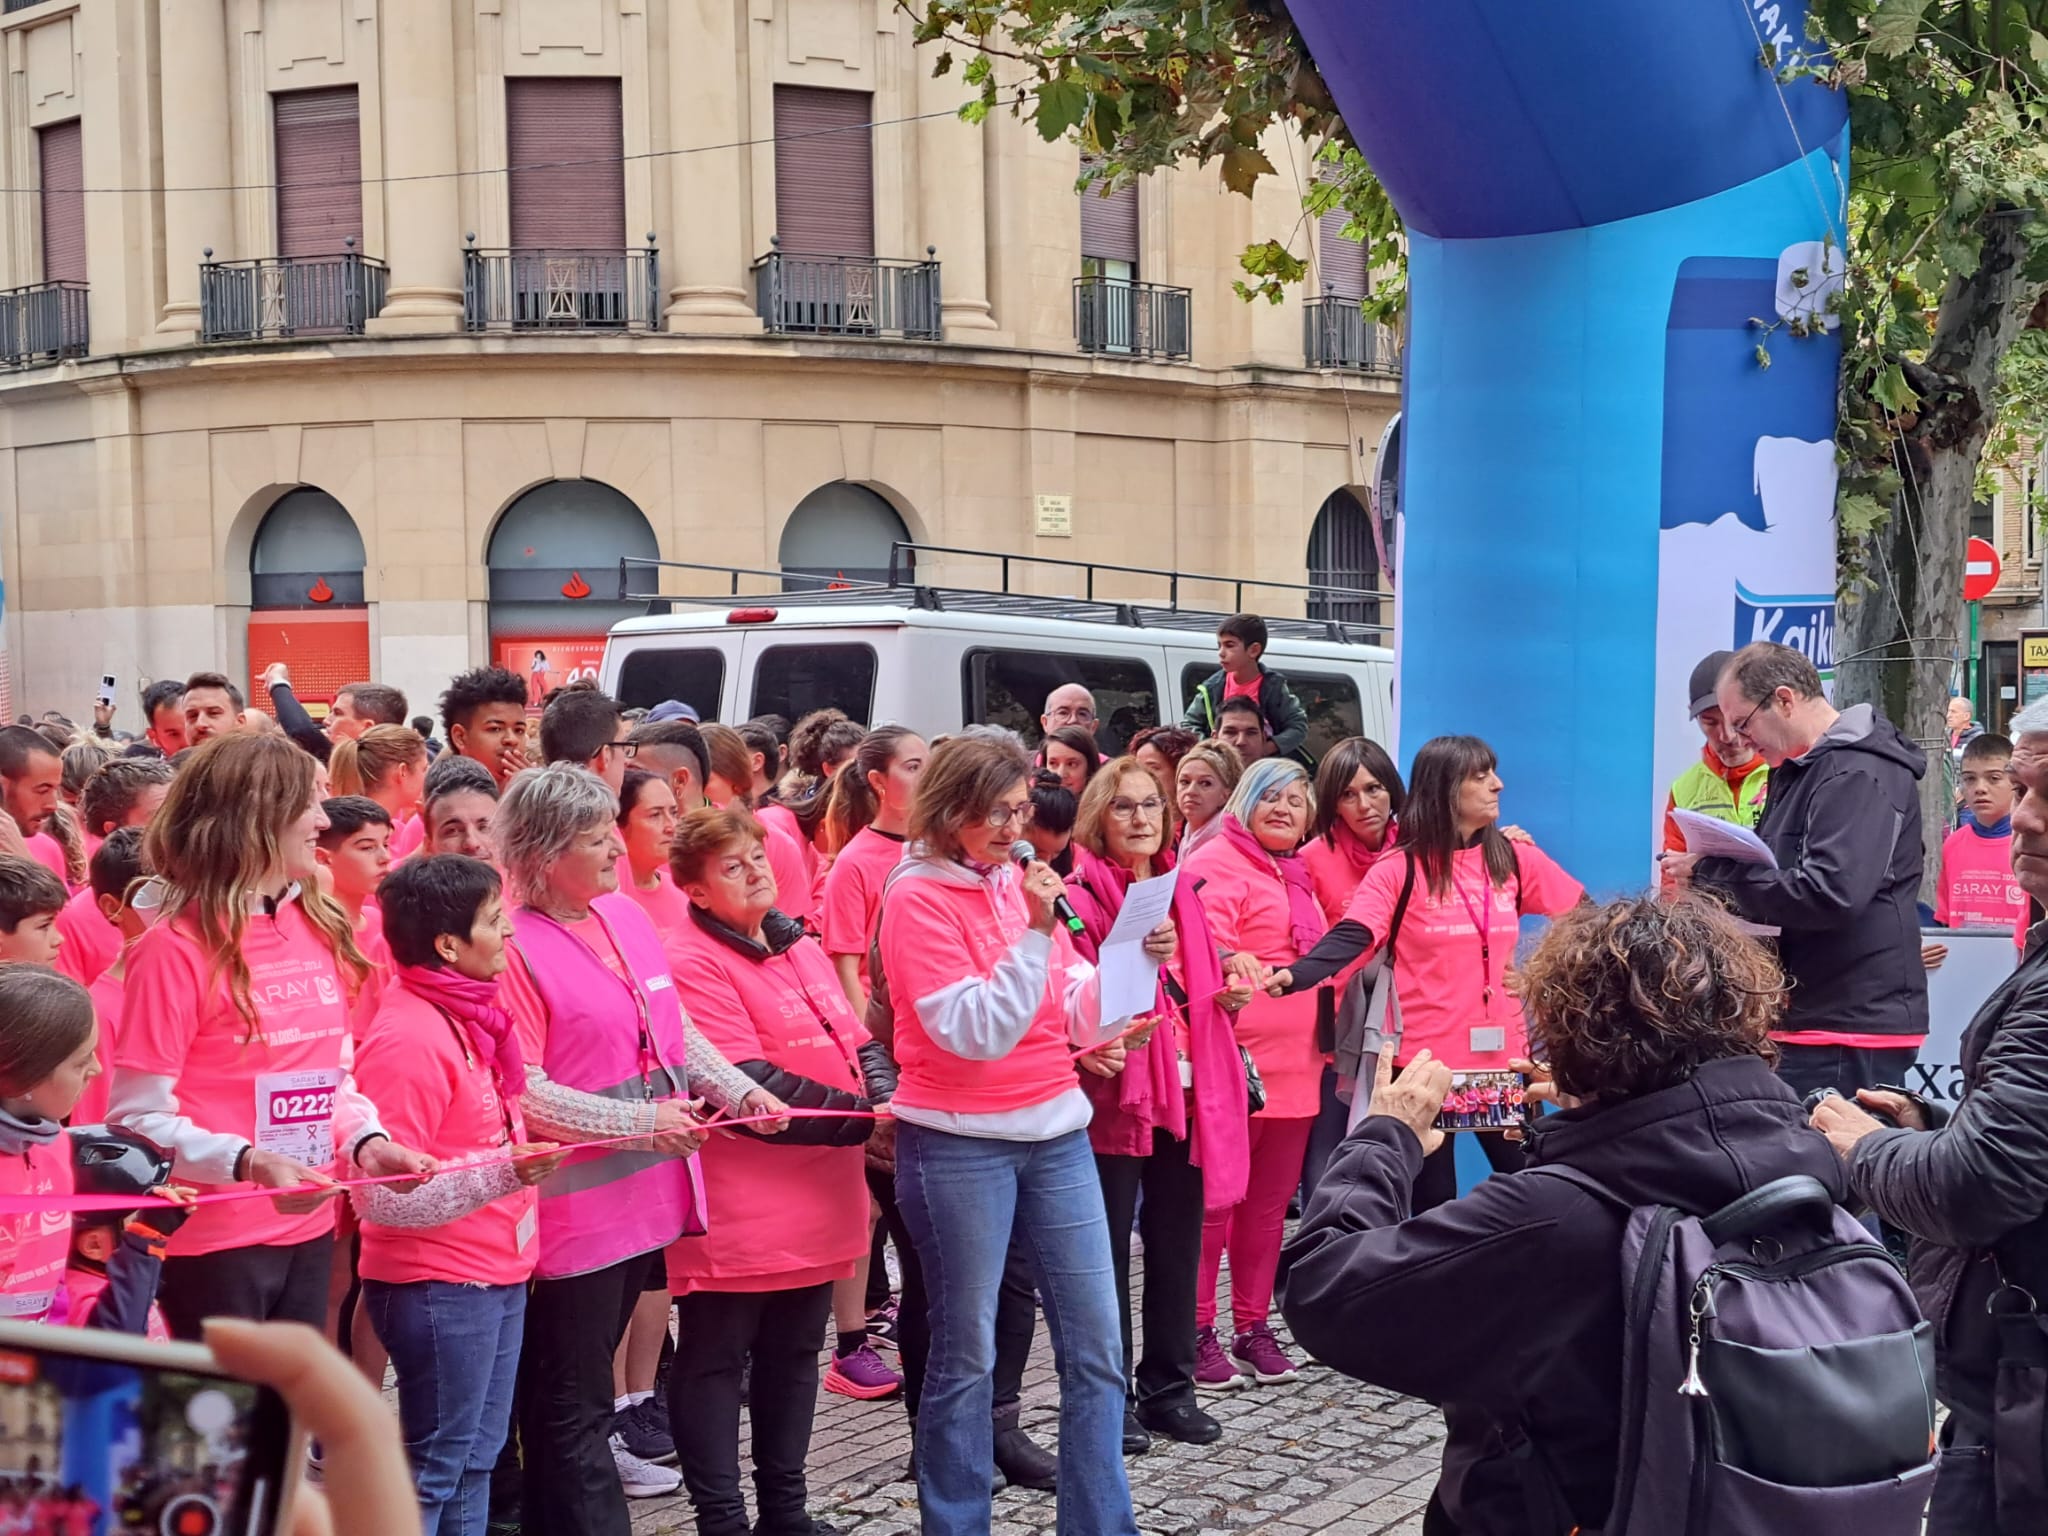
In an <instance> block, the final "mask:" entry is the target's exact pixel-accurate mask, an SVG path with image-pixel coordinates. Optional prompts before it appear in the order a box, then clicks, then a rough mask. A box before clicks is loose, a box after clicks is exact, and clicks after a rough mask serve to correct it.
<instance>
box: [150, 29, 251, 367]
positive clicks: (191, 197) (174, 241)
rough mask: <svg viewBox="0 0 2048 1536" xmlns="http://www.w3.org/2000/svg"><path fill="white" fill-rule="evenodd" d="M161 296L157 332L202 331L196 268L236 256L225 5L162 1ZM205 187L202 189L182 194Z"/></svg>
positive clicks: (159, 33) (160, 32)
mask: <svg viewBox="0 0 2048 1536" xmlns="http://www.w3.org/2000/svg"><path fill="white" fill-rule="evenodd" d="M158 35H159V37H160V38H161V39H162V43H161V57H162V61H163V63H162V71H163V114H164V116H163V123H164V140H163V142H164V189H165V190H164V291H165V295H166V299H167V302H166V303H165V305H164V312H163V318H162V319H161V320H160V321H159V322H158V323H157V330H158V331H160V332H166V333H172V334H176V333H179V332H194V331H197V330H198V329H199V263H200V261H201V260H202V259H203V258H202V257H201V254H200V253H201V252H202V251H203V250H205V249H206V248H207V247H208V246H211V247H212V248H213V250H214V254H215V255H216V256H218V257H221V258H226V257H229V256H232V255H233V254H234V249H233V242H234V235H235V223H234V209H233V207H232V205H231V203H230V201H229V197H230V194H229V193H228V192H227V191H226V190H224V189H225V188H226V187H227V186H228V184H229V183H230V182H232V181H233V180H234V175H233V170H232V165H231V162H230V159H229V156H228V29H227V11H226V0H175V3H171V0H162V3H160V4H159V6H158ZM192 187H204V188H208V189H210V190H207V191H181V190H179V189H180V188H192Z"/></svg>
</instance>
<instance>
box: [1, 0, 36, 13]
mask: <svg viewBox="0 0 2048 1536" xmlns="http://www.w3.org/2000/svg"><path fill="white" fill-rule="evenodd" d="M42 3H43V0H7V3H6V4H5V5H4V6H0V12H4V13H5V14H6V15H9V16H12V15H13V14H14V13H15V12H16V11H25V10H27V9H28V8H29V7H30V6H32V5H41V4H42Z"/></svg>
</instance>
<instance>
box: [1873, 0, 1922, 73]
mask: <svg viewBox="0 0 2048 1536" xmlns="http://www.w3.org/2000/svg"><path fill="white" fill-rule="evenodd" d="M1926 9H1927V0H1878V5H1877V9H1876V10H1874V11H1872V12H1871V13H1870V51H1871V52H1872V53H1874V54H1877V55H1878V56H1879V57H1880V58H1887V59H1896V58H1898V57H1900V56H1901V55H1902V54H1904V53H1906V52H1907V51H1909V50H1910V49H1911V48H1912V46H1913V44H1914V42H1915V41H1916V40H1917V39H1918V38H1919V36H1920V17H1921V15H1922V14H1923V13H1924V12H1925V11H1926Z"/></svg>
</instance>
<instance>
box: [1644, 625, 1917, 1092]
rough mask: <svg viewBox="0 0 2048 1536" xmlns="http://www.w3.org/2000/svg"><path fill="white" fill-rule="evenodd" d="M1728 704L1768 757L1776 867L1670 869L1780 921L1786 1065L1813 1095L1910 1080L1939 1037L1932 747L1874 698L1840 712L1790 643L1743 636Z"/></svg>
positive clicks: (1780, 1037)
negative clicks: (1924, 809)
mask: <svg viewBox="0 0 2048 1536" xmlns="http://www.w3.org/2000/svg"><path fill="white" fill-rule="evenodd" d="M1716 691H1717V693H1718V696H1719V698H1720V703H1721V714H1722V717H1723V718H1724V719H1726V720H1727V721H1728V722H1729V724H1730V725H1731V726H1732V727H1733V728H1734V729H1735V731H1736V732H1737V733H1738V734H1739V735H1741V736H1743V737H1745V738H1746V739H1747V740H1748V741H1749V742H1750V743H1751V744H1752V745H1754V746H1755V747H1756V749H1757V750H1758V751H1759V752H1761V753H1762V754H1763V757H1764V761H1765V762H1766V763H1768V764H1769V765H1770V770H1771V781H1770V793H1769V796H1768V798H1767V800H1766V802H1765V805H1764V814H1763V820H1762V821H1761V822H1759V823H1758V824H1757V829H1756V831H1757V835H1758V836H1759V837H1761V838H1762V839H1763V840H1764V843H1765V844H1766V845H1767V846H1768V847H1769V848H1770V850H1771V853H1772V855H1773V856H1774V857H1775V858H1776V860H1777V867H1776V868H1771V867H1768V866H1766V865H1762V864H1745V863H1739V862H1737V861H1736V860H1734V859H1728V858H1698V857H1697V856H1695V855H1693V854H1691V853H1685V854H1679V855H1675V856H1673V855H1667V856H1666V858H1665V860H1664V869H1665V872H1666V873H1667V874H1669V875H1671V876H1672V877H1673V878H1674V879H1676V880H1678V881H1681V882H1683V881H1687V880H1690V881H1691V882H1692V883H1694V884H1696V885H1698V886H1699V887H1701V888H1702V889H1705V890H1711V891H1715V892H1718V893H1720V894H1721V895H1722V896H1723V897H1725V899H1726V900H1727V902H1728V904H1729V905H1730V906H1731V907H1733V908H1734V910H1735V912H1736V913H1737V914H1738V915H1739V916H1741V917H1744V918H1747V919H1748V920H1749V921H1750V922H1752V923H1759V924H1766V925H1768V926H1770V927H1773V928H1777V929H1779V930H1781V931H1780V934H1779V937H1778V957H1779V960H1780V962H1781V963H1782V964H1783V965H1784V967H1785V975H1786V979H1787V980H1788V981H1789V982H1790V983H1791V987H1792V997H1791V1003H1790V1006H1789V1007H1788V1008H1787V1009H1786V1012H1785V1018H1784V1020H1783V1022H1782V1023H1781V1024H1780V1025H1779V1027H1778V1029H1777V1030H1776V1031H1775V1032H1774V1033H1773V1036H1772V1038H1773V1039H1775V1040H1776V1041H1777V1042H1778V1045H1779V1048H1780V1052H1781V1060H1780V1062H1779V1066H1778V1075H1779V1076H1781V1077H1783V1078H1784V1079H1785V1081H1786V1082H1787V1083H1789V1084H1791V1085H1792V1087H1793V1089H1794V1090H1795V1091H1796V1092H1798V1093H1800V1094H1806V1093H1809V1092H1811V1091H1812V1090H1814V1089H1815V1088H1833V1089H1835V1090H1836V1091H1837V1092H1839V1093H1846V1094H1853V1093H1855V1092H1856V1090H1857V1089H1859V1088H1870V1087H1875V1086H1876V1085H1877V1084H1879V1083H1896V1082H1901V1081H1903V1080H1904V1079H1905V1076H1906V1069H1907V1068H1908V1067H1910V1066H1911V1065H1912V1064H1913V1058H1914V1057H1915V1056H1917V1055H1918V1054H1919V1051H1920V1046H1921V1043H1922V1042H1923V1041H1924V1040H1925V1039H1926V1036H1927V971H1926V967H1925V966H1924V965H1922V963H1921V960H1920V914H1919V907H1918V898H1919V890H1920V870H1921V863H1922V859H1923V857H1924V854H1923V850H1922V848H1921V844H1920V793H1919V787H1918V786H1919V781H1920V779H1921V777H1922V775H1924V774H1925V773H1926V772H1927V754H1926V753H1924V752H1922V751H1921V750H1920V749H1919V748H1918V747H1916V746H1914V745H1913V743H1912V742H1910V741H1908V740H1906V738H1905V737H1904V736H1901V735H1900V734H1899V732H1898V730H1897V729H1896V728H1895V727H1894V726H1893V725H1892V724H1891V722H1890V721H1888V720H1885V719H1884V718H1883V717H1881V716H1880V715H1878V714H1877V712H1876V711H1875V710H1873V709H1872V708H1871V707H1870V706H1869V705H1867V704H1859V705H1857V706H1855V707H1854V708H1853V709H1848V710H1842V711H1837V710H1836V709H1835V707H1834V706H1833V705H1832V704H1830V703H1829V702H1828V700H1827V696H1826V695H1825V694H1824V693H1823V692H1822V691H1821V682H1820V674H1819V673H1818V672H1816V671H1815V670H1814V667H1813V663H1812V662H1810V661H1808V660H1807V659H1806V657H1805V656H1804V655H1803V654H1801V653H1800V652H1798V651H1795V650H1793V649H1791V648H1790V647H1789V646H1783V645H1772V644H1769V643H1768V642H1759V643H1758V644H1755V645H1750V646H1745V647H1744V648H1743V649H1742V650H1740V651H1737V652H1736V653H1735V656H1734V658H1733V659H1732V660H1731V661H1730V662H1729V663H1728V665H1727V666H1726V667H1725V668H1724V669H1723V670H1722V673H1721V680H1720V684H1719V687H1718V689H1717V690H1716Z"/></svg>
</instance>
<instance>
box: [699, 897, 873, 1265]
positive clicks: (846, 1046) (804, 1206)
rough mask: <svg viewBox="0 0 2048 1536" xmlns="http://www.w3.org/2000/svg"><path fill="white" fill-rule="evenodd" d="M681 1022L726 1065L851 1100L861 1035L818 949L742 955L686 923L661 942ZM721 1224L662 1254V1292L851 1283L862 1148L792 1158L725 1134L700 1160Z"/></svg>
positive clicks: (863, 1247)
mask: <svg viewBox="0 0 2048 1536" xmlns="http://www.w3.org/2000/svg"><path fill="white" fill-rule="evenodd" d="M664 937H665V938H666V941H667V946H668V956H669V963H670V965H671V966H672V967H673V969H674V972H675V977H676V987H677V989H678V991H680V992H681V994H682V999H683V1002H684V1004H685V1006H686V1007H687V1008H688V1009H689V1013H690V1020H691V1022H692V1023H694V1024H695V1025H696V1026H697V1028H698V1030H699V1031H700V1032H702V1034H703V1036H704V1038H705V1039H706V1040H709V1041H710V1042H711V1043H712V1044H713V1045H715V1046H717V1047H718V1049H719V1050H721V1051H722V1052H724V1053H725V1057H726V1059H727V1060H728V1061H766V1062H769V1063H772V1064H773V1065H775V1066H778V1067H781V1068H782V1069H783V1070H784V1071H787V1072H794V1073H796V1074H797V1075H798V1076H800V1077H806V1078H809V1079H810V1080H811V1081H812V1082H817V1083H823V1084H825V1085H826V1086H827V1087H831V1088H840V1089H844V1090H845V1091H846V1092H848V1093H859V1092H861V1091H862V1089H861V1077H860V1065H859V1060H858V1057H857V1054H856V1053H857V1052H858V1051H859V1050H860V1047H861V1045H862V1044H863V1043H864V1042H865V1041H866V1040H867V1038H868V1033H867V1031H866V1030H865V1029H863V1028H862V1027H861V1024H860V1021H859V1020H858V1019H856V1018H855V1017H854V1016H853V1009H852V1008H851V1007H850V1006H849V1005H848V1003H847V1001H846V992H845V990H844V989H843V988H842V987H841V986H840V985H839V975H838V973H837V972H836V971H834V970H833V968H832V962H831V961H830V960H828V959H826V958H825V951H824V950H823V949H821V948H820V947H819V945H818V941H817V940H816V939H809V938H806V939H799V940H798V941H797V942H796V943H795V944H794V945H792V946H791V947H790V948H789V949H787V950H785V951H784V952H783V953H781V954H779V955H766V956H760V955H748V954H743V953H741V952H740V951H739V950H737V949H735V948H733V947H732V946H731V945H730V944H727V943H725V942H723V941H722V940H720V939H719V938H717V937H716V936H715V935H713V934H710V933H707V932H706V931H705V930H704V929H703V928H701V927H700V926H698V924H697V923H695V922H694V921H689V920H685V921H684V922H683V923H681V924H680V925H678V927H677V928H676V929H675V931H673V932H671V933H669V934H667V935H665V936H664ZM699 1155H700V1156H701V1157H702V1158H703V1161H704V1181H705V1184H706V1186H707V1187H708V1189H709V1191H710V1195H711V1199H712V1202H713V1203H714V1204H715V1205H716V1206H717V1207H718V1211H719V1218H718V1224H717V1225H716V1226H715V1227H714V1228H712V1230H711V1231H710V1232H709V1233H708V1234H707V1235H706V1236H705V1238H704V1239H703V1241H701V1242H689V1243H678V1244H676V1245H675V1246H674V1247H673V1248H671V1249H670V1250H669V1256H668V1273H669V1288H670V1289H671V1290H673V1291H676V1292H678V1293H681V1292H684V1291H692V1290H711V1291H751V1290H769V1289H773V1290H791V1289H795V1288H796V1287H798V1286H803V1285H815V1284H817V1283H818V1282H819V1281H821V1280H831V1279H835V1278H837V1277H839V1276H842V1275H850V1274H852V1273H853V1263H854V1260H855V1259H857V1258H859V1257H860V1255H861V1254H863V1253H865V1252H866V1251H867V1246H868V1197H867V1184H866V1179H865V1175H864V1174H863V1172H862V1170H863V1168H864V1167H865V1158H864V1157H863V1155H862V1151H861V1149H860V1148H859V1147H799V1146H790V1145H785V1144H782V1143H780V1142H779V1141H776V1140H770V1141H759V1140H756V1139H755V1138H753V1137H751V1136H746V1135H742V1134H739V1133H737V1132H733V1131H720V1132H718V1133H717V1134H715V1135H713V1136H712V1138H711V1140H710V1142H708V1143H707V1144H706V1145H705V1148H704V1150H703V1152H702V1153H700V1154H699Z"/></svg>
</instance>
